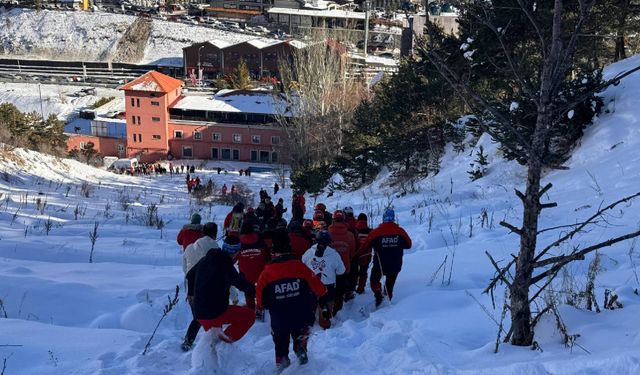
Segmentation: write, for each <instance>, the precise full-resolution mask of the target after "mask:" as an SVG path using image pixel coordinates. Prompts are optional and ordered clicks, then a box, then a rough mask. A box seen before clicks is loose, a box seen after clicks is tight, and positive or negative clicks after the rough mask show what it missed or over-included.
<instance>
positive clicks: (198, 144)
mask: <svg viewBox="0 0 640 375" xmlns="http://www.w3.org/2000/svg"><path fill="white" fill-rule="evenodd" d="M169 130H170V132H171V134H172V135H171V139H170V141H169V146H170V150H171V154H172V155H173V156H174V157H175V158H178V159H181V158H183V157H184V156H183V147H191V150H192V154H193V156H192V158H195V159H213V155H212V151H211V149H212V148H217V149H218V159H223V153H222V150H223V149H231V150H238V152H239V155H238V159H237V160H240V161H251V151H252V150H254V151H258V155H259V151H265V152H269V153H273V152H276V153H278V158H279V159H278V160H279V161H280V160H282V157H283V155H282V152H281V150H282V149H283V146H284V144H285V142H286V139H285V137H286V134H285V132H284V131H283V130H282V129H280V128H278V127H268V126H249V125H233V124H207V125H205V124H204V123H203V124H187V123H180V122H171V123H169ZM175 131H182V134H183V138H181V139H176V138H175V137H174V135H175ZM194 132H199V133H200V134H201V139H195V137H194ZM214 133H219V134H220V140H216V141H214V140H213V134H214ZM234 134H239V135H240V136H241V141H240V142H234V141H233V135H234ZM253 136H260V143H259V144H254V143H252V140H253ZM271 136H277V137H280V144H272V142H271ZM271 161H272V160H271V159H270V160H269V162H271Z"/></svg>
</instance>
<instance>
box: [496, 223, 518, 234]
mask: <svg viewBox="0 0 640 375" xmlns="http://www.w3.org/2000/svg"><path fill="white" fill-rule="evenodd" d="M500 225H501V226H503V227H505V228H507V229H509V230H510V231H512V232H513V233H515V234H517V235H521V234H522V229H520V228H517V227H516V226H515V225H512V224H509V223H507V222H506V221H501V222H500Z"/></svg>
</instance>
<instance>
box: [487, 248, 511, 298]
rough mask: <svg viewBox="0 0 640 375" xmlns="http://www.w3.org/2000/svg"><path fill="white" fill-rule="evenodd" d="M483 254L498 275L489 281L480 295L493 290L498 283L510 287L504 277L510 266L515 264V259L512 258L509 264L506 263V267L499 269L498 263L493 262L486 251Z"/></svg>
mask: <svg viewBox="0 0 640 375" xmlns="http://www.w3.org/2000/svg"><path fill="white" fill-rule="evenodd" d="M484 253H485V254H487V256H488V257H489V260H490V261H491V264H493V267H494V268H495V269H496V272H498V274H497V275H496V276H495V277H494V278H493V279H492V280H491V282H490V283H489V285H488V286H487V287H486V288H485V289H484V290H483V291H482V293H488V292H490V291H491V290H493V288H495V286H496V285H497V284H498V282H499V281H502V282H503V283H505V284H506V285H507V286H508V287H510V286H511V282H509V280H507V276H506V275H507V273H508V272H509V268H511V266H512V265H513V264H514V263H515V262H516V258H513V259H512V260H511V261H510V262H509V263H507V265H506V266H504V267H502V268H500V266H498V263H497V262H496V261H495V259H493V257H492V256H491V254H489V252H488V251H485V252H484Z"/></svg>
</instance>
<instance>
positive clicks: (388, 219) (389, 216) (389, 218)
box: [382, 208, 396, 223]
mask: <svg viewBox="0 0 640 375" xmlns="http://www.w3.org/2000/svg"><path fill="white" fill-rule="evenodd" d="M394 221H396V212H395V211H394V210H392V209H390V208H389V209H387V210H385V211H384V214H383V215H382V222H383V223H393V222H394Z"/></svg>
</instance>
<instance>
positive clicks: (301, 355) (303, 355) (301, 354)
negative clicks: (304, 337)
mask: <svg viewBox="0 0 640 375" xmlns="http://www.w3.org/2000/svg"><path fill="white" fill-rule="evenodd" d="M296 356H297V357H298V361H300V365H306V364H307V363H309V356H308V355H307V351H306V350H304V349H299V350H298V351H297V352H296Z"/></svg>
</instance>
